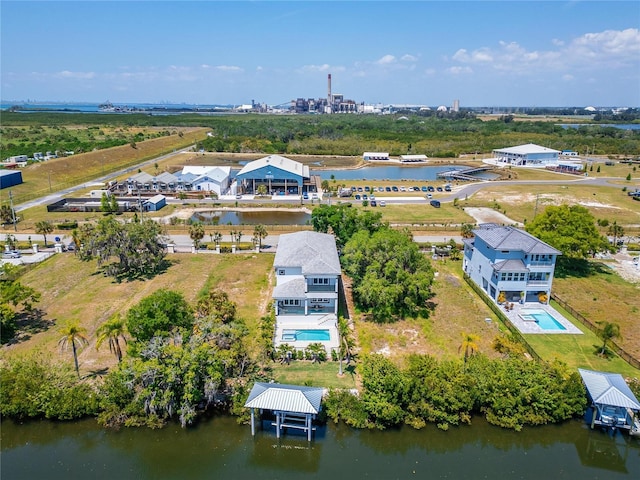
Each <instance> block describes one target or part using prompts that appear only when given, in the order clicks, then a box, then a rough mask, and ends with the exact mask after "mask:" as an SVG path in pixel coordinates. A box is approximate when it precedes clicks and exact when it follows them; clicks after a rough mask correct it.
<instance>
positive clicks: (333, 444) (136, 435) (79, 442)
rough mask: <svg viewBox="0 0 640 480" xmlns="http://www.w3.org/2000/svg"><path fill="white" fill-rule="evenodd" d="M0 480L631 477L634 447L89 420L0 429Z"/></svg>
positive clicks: (541, 434) (494, 433)
mask: <svg viewBox="0 0 640 480" xmlns="http://www.w3.org/2000/svg"><path fill="white" fill-rule="evenodd" d="M1 435H2V450H1V453H2V467H1V468H2V469H1V474H2V479H3V480H4V479H7V480H11V479H47V480H58V479H61V480H62V479H64V480H68V479H75V478H91V479H114V478H115V479H121V480H125V479H136V480H145V479H150V480H151V479H154V480H162V479H187V480H188V479H201V478H213V479H232V480H243V479H251V480H256V479H297V478H302V477H304V478H305V479H327V478H330V479H342V478H344V479H361V478H369V479H409V478H411V479H416V478H451V479H467V478H468V479H478V478H491V479H505V478H513V479H515V478H517V479H580V480H585V479H596V478H606V479H610V478H611V479H615V478H640V442H639V441H638V439H634V438H629V437H628V436H626V435H624V436H623V435H622V434H620V433H617V434H614V435H611V434H609V433H606V432H603V431H599V430H590V429H589V428H588V427H587V426H586V425H585V424H584V422H583V421H579V420H575V421H570V422H566V423H564V424H562V425H554V426H545V427H538V428H525V429H524V430H523V431H522V432H513V431H510V430H503V429H500V428H498V427H493V426H491V425H488V424H487V423H486V422H484V421H483V420H482V419H474V422H473V425H472V426H465V427H458V428H451V429H449V430H448V431H446V432H443V431H440V430H438V429H437V428H435V427H433V426H428V427H426V428H424V429H422V430H414V429H412V428H409V427H404V428H400V429H397V430H387V431H368V430H356V429H352V428H349V427H346V426H345V425H343V424H338V425H335V424H333V423H330V424H328V425H326V426H323V427H319V428H318V430H317V431H316V435H315V438H314V440H313V441H312V442H311V443H308V442H307V441H306V437H304V436H302V435H300V434H298V435H295V434H288V435H285V436H284V437H282V438H281V439H280V440H278V439H277V438H276V437H275V434H274V433H273V432H269V431H258V432H257V434H256V437H252V436H251V431H250V427H249V426H247V425H238V424H237V423H236V420H235V418H231V417H227V416H221V417H215V418H212V419H208V420H205V421H203V422H201V423H200V424H199V425H198V426H196V427H194V428H189V429H182V428H180V426H178V425H170V426H169V427H167V428H164V429H160V430H151V429H147V428H123V429H120V430H117V431H116V430H105V429H101V428H99V427H98V426H97V425H96V423H95V421H93V420H85V421H80V422H70V423H54V422H48V421H35V422H28V423H25V424H15V423H13V422H12V421H9V420H3V422H2V431H1Z"/></svg>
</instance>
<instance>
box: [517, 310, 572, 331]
mask: <svg viewBox="0 0 640 480" xmlns="http://www.w3.org/2000/svg"><path fill="white" fill-rule="evenodd" d="M520 315H523V316H530V317H533V318H534V319H535V321H536V323H537V324H538V326H539V327H540V328H541V329H542V330H566V328H565V327H564V326H563V325H562V324H561V323H560V322H559V321H558V320H556V319H555V318H553V316H551V315H550V314H549V313H548V312H546V311H544V310H521V311H520Z"/></svg>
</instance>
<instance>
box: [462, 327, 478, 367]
mask: <svg viewBox="0 0 640 480" xmlns="http://www.w3.org/2000/svg"><path fill="white" fill-rule="evenodd" d="M479 340H480V337H479V336H478V335H476V334H474V333H467V332H462V344H461V345H460V346H459V347H458V352H464V362H465V363H467V360H468V358H469V357H470V356H471V355H473V354H474V353H476V352H477V351H478V341H479Z"/></svg>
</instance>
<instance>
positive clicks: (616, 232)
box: [607, 221, 624, 247]
mask: <svg viewBox="0 0 640 480" xmlns="http://www.w3.org/2000/svg"><path fill="white" fill-rule="evenodd" d="M607 234H608V235H609V236H611V237H613V246H614V247H617V246H618V239H619V238H622V237H624V227H623V226H622V225H618V222H617V221H614V222H613V223H612V224H610V225H609V230H607Z"/></svg>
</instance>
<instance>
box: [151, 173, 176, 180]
mask: <svg viewBox="0 0 640 480" xmlns="http://www.w3.org/2000/svg"><path fill="white" fill-rule="evenodd" d="M155 179H156V181H157V182H162V183H176V182H177V181H178V178H177V177H176V176H175V175H174V174H173V173H169V172H162V173H161V174H160V175H156V177H155Z"/></svg>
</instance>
